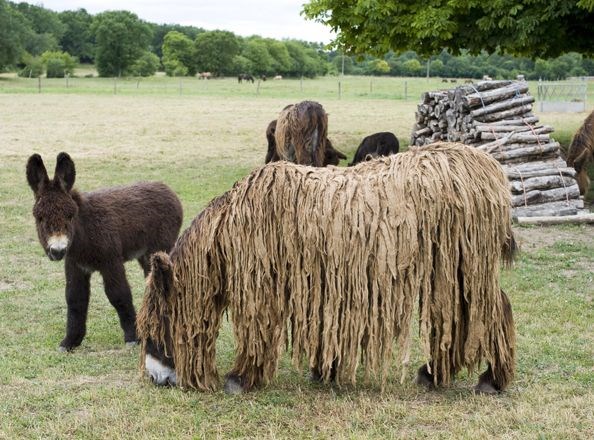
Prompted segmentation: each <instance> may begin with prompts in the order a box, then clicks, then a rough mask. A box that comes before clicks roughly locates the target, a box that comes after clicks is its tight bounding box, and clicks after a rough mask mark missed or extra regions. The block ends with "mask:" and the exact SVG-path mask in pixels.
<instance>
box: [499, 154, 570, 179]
mask: <svg viewBox="0 0 594 440" xmlns="http://www.w3.org/2000/svg"><path fill="white" fill-rule="evenodd" d="M566 167H567V164H566V163H565V161H564V160H563V159H561V158H560V157H556V158H554V159H552V160H540V161H533V162H528V163H523V164H518V165H502V166H501V168H503V171H505V173H506V174H508V175H510V174H511V173H512V172H517V173H522V174H523V173H529V172H531V171H536V170H540V169H543V168H545V169H546V168H566Z"/></svg>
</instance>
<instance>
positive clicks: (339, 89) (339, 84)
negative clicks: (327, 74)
mask: <svg viewBox="0 0 594 440" xmlns="http://www.w3.org/2000/svg"><path fill="white" fill-rule="evenodd" d="M338 99H342V85H341V82H340V80H338Z"/></svg>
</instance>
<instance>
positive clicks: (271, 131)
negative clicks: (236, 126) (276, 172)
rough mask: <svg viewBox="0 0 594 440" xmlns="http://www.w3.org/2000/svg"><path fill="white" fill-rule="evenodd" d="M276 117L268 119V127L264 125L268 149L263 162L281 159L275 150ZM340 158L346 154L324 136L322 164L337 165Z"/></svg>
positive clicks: (343, 157) (344, 157)
mask: <svg viewBox="0 0 594 440" xmlns="http://www.w3.org/2000/svg"><path fill="white" fill-rule="evenodd" d="M275 132H276V119H275V120H274V121H270V123H269V124H268V127H266V140H267V141H268V150H267V151H266V158H265V159H264V163H270V162H276V161H278V160H281V159H280V157H279V155H278V153H277V152H276V140H275V137H274V135H275ZM341 159H346V155H345V154H344V153H342V152H340V151H338V150H337V149H335V148H334V146H333V145H332V142H330V139H328V138H326V149H325V150H324V162H323V166H328V165H338V164H339V163H340V160H341Z"/></svg>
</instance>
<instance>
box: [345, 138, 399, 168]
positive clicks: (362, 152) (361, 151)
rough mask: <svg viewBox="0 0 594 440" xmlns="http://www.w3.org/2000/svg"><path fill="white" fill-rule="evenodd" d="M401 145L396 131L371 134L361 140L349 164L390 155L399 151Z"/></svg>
mask: <svg viewBox="0 0 594 440" xmlns="http://www.w3.org/2000/svg"><path fill="white" fill-rule="evenodd" d="M399 148H400V145H399V143H398V139H397V138H396V136H395V135H394V133H390V132H389V131H382V132H379V133H374V134H372V135H369V136H367V137H365V138H363V140H362V141H361V144H359V146H358V147H357V151H356V152H355V156H354V157H353V161H352V162H351V163H349V166H352V165H356V164H358V163H359V162H363V161H366V160H370V159H374V158H376V157H379V156H388V155H390V154H396V153H398V149H399Z"/></svg>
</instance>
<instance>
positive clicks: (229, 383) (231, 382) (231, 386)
mask: <svg viewBox="0 0 594 440" xmlns="http://www.w3.org/2000/svg"><path fill="white" fill-rule="evenodd" d="M224 390H225V393H227V394H230V395H237V394H242V393H243V387H242V386H241V379H240V378H239V376H235V375H232V376H227V379H226V380H225V387H224Z"/></svg>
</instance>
